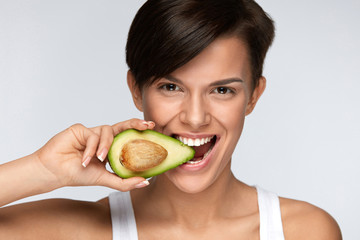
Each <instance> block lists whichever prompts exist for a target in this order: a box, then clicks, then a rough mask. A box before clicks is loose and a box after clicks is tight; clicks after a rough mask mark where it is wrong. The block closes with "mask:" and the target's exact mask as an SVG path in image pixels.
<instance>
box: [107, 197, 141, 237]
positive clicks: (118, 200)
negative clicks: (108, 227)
mask: <svg viewBox="0 0 360 240" xmlns="http://www.w3.org/2000/svg"><path fill="white" fill-rule="evenodd" d="M109 204H110V212H111V221H112V232H113V240H138V234H137V229H136V221H135V215H134V210H133V206H132V203H131V197H130V192H113V193H110V194H109Z"/></svg>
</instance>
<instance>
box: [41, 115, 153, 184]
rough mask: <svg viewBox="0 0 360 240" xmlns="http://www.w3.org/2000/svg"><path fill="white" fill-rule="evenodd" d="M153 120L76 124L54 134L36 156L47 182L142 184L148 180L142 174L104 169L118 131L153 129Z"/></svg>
mask: <svg viewBox="0 0 360 240" xmlns="http://www.w3.org/2000/svg"><path fill="white" fill-rule="evenodd" d="M154 126H155V124H154V123H153V122H147V121H144V120H140V119H131V120H128V121H124V122H120V123H117V124H115V125H113V126H99V127H95V128H86V127H84V126H83V125H81V124H75V125H73V126H71V127H70V128H68V129H66V130H64V131H63V132H60V133H59V134H57V135H56V136H54V137H53V138H52V139H51V140H50V141H49V142H48V143H46V144H45V146H43V147H42V148H41V149H39V150H38V151H37V152H35V153H34V154H35V157H36V159H37V160H38V162H39V165H40V166H41V168H43V169H44V170H45V172H47V174H48V179H52V181H49V183H51V182H52V183H54V184H55V185H57V186H54V188H59V187H63V186H91V185H100V186H106V187H110V188H113V189H117V190H120V191H129V190H131V189H133V188H136V187H144V186H146V185H147V184H148V182H147V181H146V180H145V179H144V178H142V177H133V178H129V179H122V178H120V177H118V176H117V175H115V174H114V173H110V172H109V171H107V170H106V168H105V164H106V161H105V160H107V158H106V156H107V153H108V151H109V148H110V146H111V143H112V141H113V139H114V136H115V135H117V134H118V133H120V132H122V131H124V130H126V129H129V128H135V129H138V130H146V129H152V128H153V127H154Z"/></svg>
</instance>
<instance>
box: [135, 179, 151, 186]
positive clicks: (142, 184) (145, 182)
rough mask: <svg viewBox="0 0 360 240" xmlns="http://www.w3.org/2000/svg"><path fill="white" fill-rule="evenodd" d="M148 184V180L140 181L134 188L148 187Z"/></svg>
mask: <svg viewBox="0 0 360 240" xmlns="http://www.w3.org/2000/svg"><path fill="white" fill-rule="evenodd" d="M149 184H150V183H149V181H148V180H145V181H142V182H141V183H138V184H136V185H135V187H136V188H142V187H146V186H148V185H149Z"/></svg>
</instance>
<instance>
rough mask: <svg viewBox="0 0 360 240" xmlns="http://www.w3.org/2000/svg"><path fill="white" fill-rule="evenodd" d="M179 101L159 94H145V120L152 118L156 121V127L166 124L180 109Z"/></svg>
mask: <svg viewBox="0 0 360 240" xmlns="http://www.w3.org/2000/svg"><path fill="white" fill-rule="evenodd" d="M179 109H180V104H179V102H178V101H172V100H169V99H166V100H165V99H164V98H162V97H159V96H154V95H151V94H149V95H145V96H144V101H143V112H144V118H145V120H152V121H154V122H155V123H156V126H155V128H156V127H162V126H164V125H166V124H167V123H168V122H169V121H170V120H171V119H173V118H174V117H175V116H176V115H177V114H178V112H179V111H180V110H179Z"/></svg>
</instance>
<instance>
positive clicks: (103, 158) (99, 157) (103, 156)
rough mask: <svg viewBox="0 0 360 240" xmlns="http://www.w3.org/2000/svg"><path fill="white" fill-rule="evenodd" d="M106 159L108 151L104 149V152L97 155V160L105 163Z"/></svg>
mask: <svg viewBox="0 0 360 240" xmlns="http://www.w3.org/2000/svg"><path fill="white" fill-rule="evenodd" d="M105 157H106V149H105V148H104V149H103V150H101V152H100V153H99V154H98V155H97V158H98V159H99V160H100V161H102V162H103V161H104V160H105Z"/></svg>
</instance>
